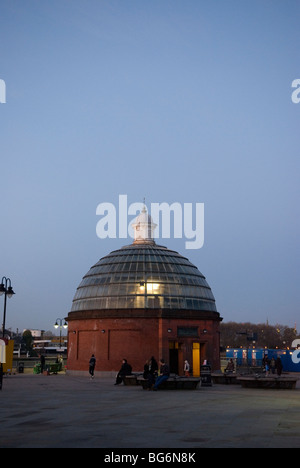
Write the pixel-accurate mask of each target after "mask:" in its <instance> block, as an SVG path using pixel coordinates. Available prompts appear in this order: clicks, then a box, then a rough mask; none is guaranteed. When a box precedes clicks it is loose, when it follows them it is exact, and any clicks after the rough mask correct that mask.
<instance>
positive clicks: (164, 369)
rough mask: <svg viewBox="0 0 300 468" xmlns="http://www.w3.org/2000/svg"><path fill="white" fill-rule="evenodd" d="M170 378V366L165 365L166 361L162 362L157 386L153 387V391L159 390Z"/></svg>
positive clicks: (162, 360)
mask: <svg viewBox="0 0 300 468" xmlns="http://www.w3.org/2000/svg"><path fill="white" fill-rule="evenodd" d="M169 377H170V369H169V366H168V365H167V364H166V363H165V360H164V359H161V360H160V376H159V377H158V378H157V379H156V382H155V385H154V387H153V390H158V387H159V386H160V385H161V384H162V383H163V382H165V381H166V380H168V378H169Z"/></svg>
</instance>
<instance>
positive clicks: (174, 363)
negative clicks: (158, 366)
mask: <svg viewBox="0 0 300 468" xmlns="http://www.w3.org/2000/svg"><path fill="white" fill-rule="evenodd" d="M176 344H177V346H176ZM172 345H173V346H172ZM169 365H170V372H171V373H172V374H178V343H170V347H169Z"/></svg>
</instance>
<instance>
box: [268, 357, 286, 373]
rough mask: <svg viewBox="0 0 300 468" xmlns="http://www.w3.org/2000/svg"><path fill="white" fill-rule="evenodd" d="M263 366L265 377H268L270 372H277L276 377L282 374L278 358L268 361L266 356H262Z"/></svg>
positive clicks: (281, 366)
mask: <svg viewBox="0 0 300 468" xmlns="http://www.w3.org/2000/svg"><path fill="white" fill-rule="evenodd" d="M263 366H264V368H265V371H266V375H270V372H272V374H275V372H277V375H278V376H281V374H282V371H283V365H282V361H281V359H280V357H279V356H278V357H277V359H274V358H272V359H269V358H268V356H267V355H266V356H264V358H263Z"/></svg>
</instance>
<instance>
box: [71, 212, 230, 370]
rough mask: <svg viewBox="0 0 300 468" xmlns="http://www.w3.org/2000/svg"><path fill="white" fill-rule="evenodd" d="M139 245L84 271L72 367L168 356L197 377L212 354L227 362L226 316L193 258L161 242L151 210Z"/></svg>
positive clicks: (215, 362) (114, 365)
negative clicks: (222, 328)
mask: <svg viewBox="0 0 300 468" xmlns="http://www.w3.org/2000/svg"><path fill="white" fill-rule="evenodd" d="M133 226H134V230H135V240H134V242H133V244H131V245H129V246H126V247H123V248H121V249H119V250H116V251H114V252H111V253H110V254H109V255H107V256H106V257H104V258H102V259H100V260H99V261H98V262H97V263H96V264H95V265H94V266H93V267H92V268H91V269H90V271H89V272H88V273H87V274H86V275H85V276H84V277H83V279H82V281H81V283H80V285H79V287H78V288H77V292H76V294H75V297H74V300H73V304H72V309H71V311H70V313H69V314H68V318H67V320H68V325H69V332H68V333H69V338H68V364H67V367H68V371H70V372H81V371H86V370H87V363H88V361H89V358H90V356H91V355H92V354H95V356H96V359H97V366H96V370H98V371H117V370H119V368H120V364H121V361H122V359H123V358H126V359H127V360H128V362H129V363H130V364H131V365H132V367H133V370H134V371H142V370H143V367H144V364H145V361H146V360H147V359H150V357H151V356H154V357H155V358H156V359H157V360H159V359H160V358H164V359H165V360H166V361H167V362H168V363H169V365H170V368H171V372H174V373H177V374H179V375H181V374H183V368H184V361H185V360H186V359H187V360H188V361H189V363H190V365H191V367H192V369H193V374H194V375H199V374H200V364H201V363H202V362H203V361H204V360H206V361H209V363H211V365H212V368H213V369H219V368H220V356H219V349H220V333H219V324H220V322H221V320H222V318H221V317H220V314H219V313H218V312H217V308H216V303H215V298H214V296H213V293H212V291H211V288H210V287H209V285H208V283H207V281H206V279H205V277H204V276H203V274H202V273H200V271H199V270H198V269H197V267H196V266H195V265H193V264H192V263H191V262H190V261H189V260H188V259H187V258H185V257H183V256H181V255H180V254H179V253H177V252H175V251H172V250H169V249H168V248H167V247H162V246H159V245H157V244H156V243H155V242H154V236H153V230H154V227H155V225H154V224H153V222H152V218H151V217H150V216H149V215H148V214H147V212H146V210H145V209H144V210H143V211H142V212H141V214H140V215H139V216H138V217H137V219H136V221H135V223H134V225H133Z"/></svg>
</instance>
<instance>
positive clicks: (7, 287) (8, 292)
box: [0, 276, 15, 338]
mask: <svg viewBox="0 0 300 468" xmlns="http://www.w3.org/2000/svg"><path fill="white" fill-rule="evenodd" d="M2 294H4V313H3V323H2V337H3V338H4V335H5V320H6V301H7V297H9V298H11V297H12V296H13V295H14V294H15V292H14V291H13V288H12V287H11V281H10V278H6V277H5V276H3V278H2V281H1V284H0V296H2Z"/></svg>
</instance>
